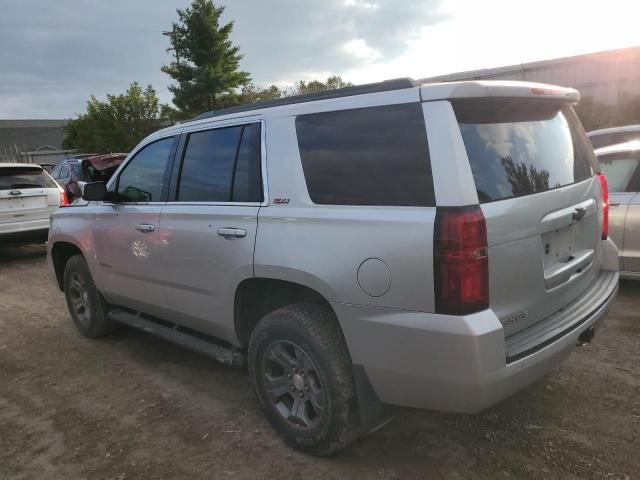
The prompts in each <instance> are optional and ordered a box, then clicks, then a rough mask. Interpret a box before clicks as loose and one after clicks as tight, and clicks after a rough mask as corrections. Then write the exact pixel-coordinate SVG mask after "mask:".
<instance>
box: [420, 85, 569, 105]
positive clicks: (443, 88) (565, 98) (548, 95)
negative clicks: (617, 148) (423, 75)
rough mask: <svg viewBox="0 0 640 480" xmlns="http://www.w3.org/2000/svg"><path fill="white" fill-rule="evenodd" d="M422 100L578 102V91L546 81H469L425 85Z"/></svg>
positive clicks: (421, 93) (421, 92) (422, 89)
mask: <svg viewBox="0 0 640 480" xmlns="http://www.w3.org/2000/svg"><path fill="white" fill-rule="evenodd" d="M420 96H421V98H422V101H423V102H426V101H430V100H441V99H445V98H447V99H453V98H483V97H493V98H531V99H539V100H552V101H556V102H563V103H565V102H566V103H578V101H579V100H580V93H578V91H577V90H575V89H573V88H566V87H559V86H557V85H547V84H545V83H533V82H515V81H495V80H492V81H468V82H448V83H440V84H433V83H432V84H428V85H425V86H424V87H422V88H421V89H420Z"/></svg>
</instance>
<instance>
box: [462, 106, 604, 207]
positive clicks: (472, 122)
mask: <svg viewBox="0 0 640 480" xmlns="http://www.w3.org/2000/svg"><path fill="white" fill-rule="evenodd" d="M453 105H454V110H455V113H456V117H457V119H458V122H459V125H460V131H461V133H462V138H463V140H464V144H465V148H466V150H467V156H468V157H469V162H470V164H471V171H472V173H473V178H474V180H475V183H476V189H477V192H478V198H479V200H480V203H485V202H492V201H496V200H503V199H506V198H512V197H519V196H523V195H530V194H533V193H539V192H545V191H547V190H551V189H554V188H558V187H562V186H565V185H570V184H573V183H576V182H580V181H582V180H585V179H587V178H589V177H591V176H592V175H593V174H594V172H595V170H596V165H597V163H596V159H595V156H594V154H593V149H592V147H591V145H590V144H589V141H588V140H587V137H586V135H585V133H584V130H583V129H582V126H581V125H580V122H579V120H578V119H577V117H576V115H575V113H574V112H573V110H572V109H571V107H568V106H564V107H563V106H560V105H556V104H550V103H548V102H540V101H526V100H522V99H519V100H505V99H499V100H492V99H488V100H487V99H479V100H463V101H456V102H453Z"/></svg>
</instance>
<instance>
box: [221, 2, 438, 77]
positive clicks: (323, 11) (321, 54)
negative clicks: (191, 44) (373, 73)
mask: <svg viewBox="0 0 640 480" xmlns="http://www.w3.org/2000/svg"><path fill="white" fill-rule="evenodd" d="M440 3H441V2H440V0H412V1H407V0H375V1H363V0H347V1H345V0H325V1H323V2H308V1H301V0H278V1H273V2H255V1H252V0H236V1H234V2H228V6H227V10H226V14H227V17H228V18H229V19H235V27H234V41H235V42H236V43H237V44H238V45H239V46H240V48H241V50H242V52H243V54H244V55H245V57H244V62H243V65H244V66H245V68H249V69H250V71H251V73H252V75H253V77H254V79H255V80H256V81H257V82H259V83H269V82H273V81H291V80H296V79H297V78H303V77H306V76H307V72H319V71H320V72H323V71H329V72H333V73H336V74H340V73H343V72H345V71H347V70H351V69H355V68H358V67H361V66H365V65H368V64H370V63H371V62H372V61H374V60H375V61H378V60H383V61H389V60H392V59H394V58H395V57H398V56H400V55H401V54H403V53H404V52H405V51H406V49H407V47H408V45H409V42H411V41H412V40H413V39H415V38H416V37H418V36H419V35H420V34H421V32H422V28H423V27H424V26H426V25H435V24H437V23H439V22H441V21H442V20H444V19H445V15H444V14H443V13H442V10H441V6H440ZM257 19H260V20H257ZM256 21H259V22H260V23H259V27H258V28H257V29H256Z"/></svg>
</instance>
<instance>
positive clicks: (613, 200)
mask: <svg viewBox="0 0 640 480" xmlns="http://www.w3.org/2000/svg"><path fill="white" fill-rule="evenodd" d="M598 160H599V161H600V167H601V168H602V171H603V172H604V174H605V175H606V176H607V180H608V182H609V192H610V193H609V209H610V210H609V235H610V236H611V238H612V239H613V241H614V242H615V244H616V245H617V246H618V251H619V252H620V267H621V269H622V270H625V271H629V272H640V195H638V192H639V191H640V168H639V166H640V152H618V153H611V154H607V155H601V156H600V157H598Z"/></svg>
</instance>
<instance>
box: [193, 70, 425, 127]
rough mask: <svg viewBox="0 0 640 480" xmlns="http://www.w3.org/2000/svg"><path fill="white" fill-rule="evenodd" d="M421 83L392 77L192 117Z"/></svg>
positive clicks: (246, 110) (376, 91)
mask: <svg viewBox="0 0 640 480" xmlns="http://www.w3.org/2000/svg"><path fill="white" fill-rule="evenodd" d="M420 85H422V84H421V83H419V82H416V81H415V80H414V79H412V78H408V77H404V78H394V79H392V80H385V81H383V82H377V83H367V84H364V85H356V86H354V87H344V88H338V89H335V90H325V91H322V92H314V93H306V94H304V95H294V96H291V97H283V98H276V99H275V100H263V101H261V102H255V103H247V104H244V105H238V106H237V107H229V108H223V109H222V110H217V111H213V110H212V111H210V112H205V113H201V114H200V115H198V116H196V117H193V118H192V119H191V120H190V121H193V120H203V119H205V118H211V117H219V116H221V115H229V114H231V113H240V112H248V111H251V110H260V109H262V108H269V107H279V106H281V105H293V104H295V103H305V102H313V101H315V100H327V99H330V98H340V97H350V96H352V95H364V94H365V93H378V92H388V91H391V90H401V89H404V88H412V87H419V86H420Z"/></svg>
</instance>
